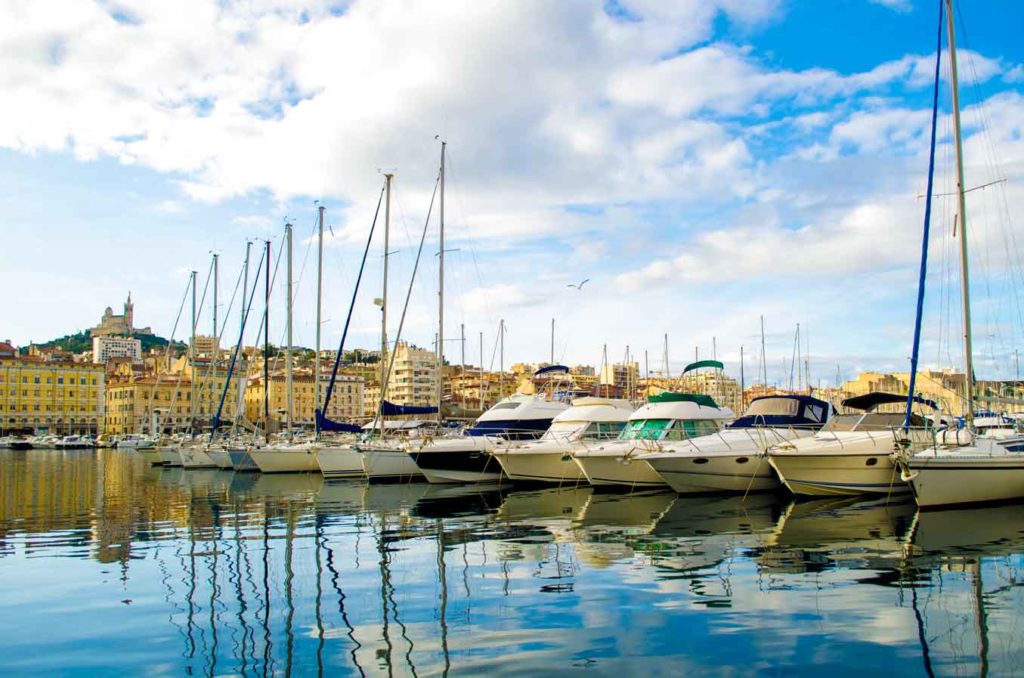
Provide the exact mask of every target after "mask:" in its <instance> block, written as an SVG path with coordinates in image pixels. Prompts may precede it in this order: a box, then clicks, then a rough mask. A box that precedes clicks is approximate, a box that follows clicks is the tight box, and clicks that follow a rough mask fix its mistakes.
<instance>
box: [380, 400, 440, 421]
mask: <svg viewBox="0 0 1024 678" xmlns="http://www.w3.org/2000/svg"><path fill="white" fill-rule="evenodd" d="M381 412H382V413H383V414H384V416H385V417H400V416H402V415H403V414H435V413H436V412H437V408H436V407H422V406H416V405H396V404H394V403H392V402H388V401H387V400H385V401H384V402H383V404H381Z"/></svg>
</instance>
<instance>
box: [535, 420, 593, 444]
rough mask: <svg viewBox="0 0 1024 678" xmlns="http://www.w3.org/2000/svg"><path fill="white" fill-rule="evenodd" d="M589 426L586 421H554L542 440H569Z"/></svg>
mask: <svg viewBox="0 0 1024 678" xmlns="http://www.w3.org/2000/svg"><path fill="white" fill-rule="evenodd" d="M586 427H587V422H585V421H553V422H551V426H550V427H549V428H548V430H547V431H545V432H544V435H543V436H541V440H567V439H569V438H574V437H576V436H577V435H578V434H579V433H580V432H581V431H583V430H584V429H585V428H586Z"/></svg>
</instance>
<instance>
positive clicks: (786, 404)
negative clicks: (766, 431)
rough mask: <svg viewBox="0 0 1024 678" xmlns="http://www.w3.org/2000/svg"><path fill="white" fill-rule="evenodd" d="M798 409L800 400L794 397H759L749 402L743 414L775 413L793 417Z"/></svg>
mask: <svg viewBox="0 0 1024 678" xmlns="http://www.w3.org/2000/svg"><path fill="white" fill-rule="evenodd" d="M798 409H800V401H799V400H797V399H796V398H761V399H760V400H755V401H754V402H752V403H750V406H749V407H747V411H746V412H744V413H743V416H745V417H748V416H756V415H762V416H767V415H775V416H784V417H795V416H796V413H797V410H798Z"/></svg>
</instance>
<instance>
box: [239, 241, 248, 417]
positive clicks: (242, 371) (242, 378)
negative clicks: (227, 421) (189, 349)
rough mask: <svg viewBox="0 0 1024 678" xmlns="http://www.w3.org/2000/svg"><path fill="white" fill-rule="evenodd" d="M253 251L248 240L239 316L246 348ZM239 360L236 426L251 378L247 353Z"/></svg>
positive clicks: (241, 343) (242, 343) (243, 406)
mask: <svg viewBox="0 0 1024 678" xmlns="http://www.w3.org/2000/svg"><path fill="white" fill-rule="evenodd" d="M251 250H252V242H250V241H249V240H246V241H245V265H244V268H243V269H242V308H241V312H240V313H239V314H238V336H239V342H238V343H239V346H240V347H244V346H245V341H244V339H243V337H244V334H245V316H246V307H247V305H248V304H251V303H252V300H251V299H248V294H249V293H248V289H249V252H250V251H251ZM238 359H239V361H240V364H239V376H238V389H237V391H236V393H237V395H238V398H237V400H236V402H235V425H236V426H237V424H238V419H239V417H240V416H241V414H242V412H244V411H245V389H244V388H243V385H244V384H245V383H246V381H247V377H248V376H249V372H248V370H247V369H246V362H245V351H244V350H242V351H241V355H240V356H238Z"/></svg>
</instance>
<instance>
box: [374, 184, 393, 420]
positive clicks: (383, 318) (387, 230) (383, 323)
mask: <svg viewBox="0 0 1024 678" xmlns="http://www.w3.org/2000/svg"><path fill="white" fill-rule="evenodd" d="M394 176H395V175H394V174H385V175H384V187H385V188H384V195H385V197H384V289H383V296H382V297H381V302H380V403H379V405H378V407H377V422H378V423H379V424H380V435H381V436H383V435H384V395H385V393H384V380H385V379H387V370H388V361H387V356H388V247H390V241H389V238H390V234H391V180H392V179H393V178H394ZM396 348H397V347H396Z"/></svg>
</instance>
